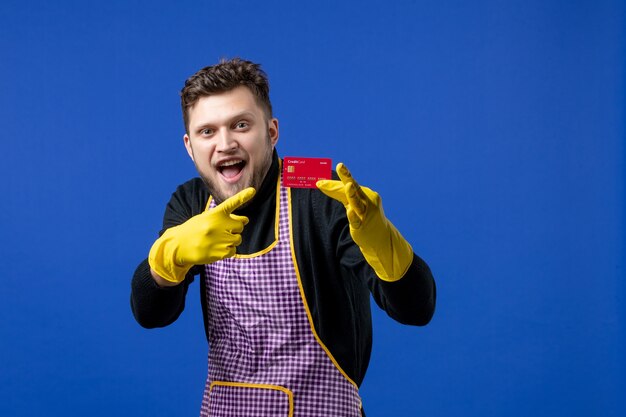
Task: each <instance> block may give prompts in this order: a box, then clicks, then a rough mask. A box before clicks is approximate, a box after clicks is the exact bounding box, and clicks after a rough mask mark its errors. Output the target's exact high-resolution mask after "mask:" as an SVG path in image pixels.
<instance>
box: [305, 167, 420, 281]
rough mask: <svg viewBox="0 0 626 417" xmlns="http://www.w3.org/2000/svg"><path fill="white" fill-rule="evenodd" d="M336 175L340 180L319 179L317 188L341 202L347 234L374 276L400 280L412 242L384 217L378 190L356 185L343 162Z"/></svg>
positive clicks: (406, 266) (406, 268) (411, 256)
mask: <svg viewBox="0 0 626 417" xmlns="http://www.w3.org/2000/svg"><path fill="white" fill-rule="evenodd" d="M337 174H339V178H340V179H341V181H335V180H320V181H318V182H317V184H316V185H317V188H319V189H320V190H321V191H322V192H323V193H324V194H326V195H327V196H329V197H331V198H334V199H335V200H338V201H340V202H341V203H343V205H344V206H345V208H346V211H347V216H348V222H349V223H350V235H352V239H353V240H354V243H356V244H357V245H358V246H359V248H360V249H361V252H362V253H363V256H364V257H365V260H366V261H367V263H368V264H369V265H370V266H371V267H372V268H373V269H374V272H376V275H378V277H379V278H380V279H382V280H384V281H390V282H392V281H397V280H399V279H400V278H402V276H403V275H404V274H405V273H406V271H407V270H408V268H409V266H410V265H411V262H413V249H412V248H411V245H409V243H408V242H407V241H406V240H405V239H404V238H403V237H402V235H400V232H399V231H398V229H396V228H395V227H394V225H393V224H391V222H390V221H389V220H387V218H386V217H385V214H384V212H383V206H382V202H381V199H380V196H379V195H378V193H376V192H374V191H372V190H370V189H369V188H367V187H361V186H359V184H357V182H356V181H355V180H354V179H353V178H352V175H351V174H350V171H348V168H346V166H345V165H344V164H342V163H339V164H337Z"/></svg>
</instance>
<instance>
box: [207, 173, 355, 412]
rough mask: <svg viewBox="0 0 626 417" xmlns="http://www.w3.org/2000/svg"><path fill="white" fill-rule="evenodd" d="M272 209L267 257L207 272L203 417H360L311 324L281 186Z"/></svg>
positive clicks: (351, 389) (349, 387)
mask: <svg viewBox="0 0 626 417" xmlns="http://www.w3.org/2000/svg"><path fill="white" fill-rule="evenodd" d="M279 184H280V180H279ZM277 203H278V204H279V212H278V213H277V219H276V221H277V222H278V236H277V242H275V245H274V246H273V247H270V248H271V249H270V250H269V251H262V252H260V253H258V254H255V255H238V256H236V257H233V258H228V259H224V260H222V261H219V262H215V263H213V264H210V265H206V266H205V268H206V272H207V274H206V294H205V296H206V301H207V303H206V305H207V309H206V310H207V319H208V320H207V323H208V334H209V358H208V376H207V381H206V386H205V391H204V395H203V399H202V407H201V412H200V415H201V416H202V417H209V416H210V417H266V416H271V417H282V416H285V417H287V416H290V417H291V416H295V417H322V416H324V417H334V416H336V417H339V416H341V417H358V416H361V411H360V405H361V399H360V397H359V393H358V389H357V387H356V386H355V385H354V384H353V383H352V382H350V381H349V380H348V379H346V377H344V376H343V374H342V373H341V372H340V370H339V369H338V368H337V367H336V366H335V365H334V364H333V361H331V359H330V357H329V356H328V354H327V353H326V351H325V350H324V349H323V348H322V346H320V344H319V343H318V342H317V339H316V337H315V335H314V333H313V330H312V328H311V324H310V323H309V319H308V316H307V312H306V307H305V305H304V302H303V300H302V296H301V293H300V288H299V284H298V276H297V272H296V268H295V265H294V260H293V259H292V250H291V241H290V233H289V232H290V218H289V195H288V191H287V189H286V188H284V187H282V186H280V192H279V202H277ZM214 206H215V203H214V202H213V201H212V202H211V205H210V207H211V208H213V207H214Z"/></svg>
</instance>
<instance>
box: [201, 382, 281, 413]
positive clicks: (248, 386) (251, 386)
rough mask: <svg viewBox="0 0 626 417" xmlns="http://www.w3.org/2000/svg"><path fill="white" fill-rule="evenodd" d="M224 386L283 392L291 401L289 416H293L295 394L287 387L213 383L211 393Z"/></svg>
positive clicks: (244, 383) (243, 383)
mask: <svg viewBox="0 0 626 417" xmlns="http://www.w3.org/2000/svg"><path fill="white" fill-rule="evenodd" d="M216 385H217V386H223V387H236V388H257V389H271V390H275V391H282V392H283V393H284V394H287V398H288V400H289V415H288V417H292V416H293V392H291V391H290V390H288V389H287V388H285V387H281V386H278V385H268V384H249V383H247V382H226V381H213V382H211V385H210V386H209V392H211V390H212V389H213V387H214V386H216Z"/></svg>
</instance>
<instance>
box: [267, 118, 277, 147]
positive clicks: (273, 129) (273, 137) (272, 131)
mask: <svg viewBox="0 0 626 417" xmlns="http://www.w3.org/2000/svg"><path fill="white" fill-rule="evenodd" d="M267 125H268V126H267V128H268V130H269V135H270V141H271V142H272V146H276V142H278V119H276V118H274V119H270V121H269V123H268V124H267Z"/></svg>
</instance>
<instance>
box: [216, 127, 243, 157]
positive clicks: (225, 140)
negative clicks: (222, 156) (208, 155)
mask: <svg viewBox="0 0 626 417" xmlns="http://www.w3.org/2000/svg"><path fill="white" fill-rule="evenodd" d="M237 146H238V144H237V141H236V140H235V138H233V136H232V135H231V133H230V132H229V131H228V130H226V129H224V130H220V132H219V134H218V137H217V145H216V150H217V152H224V153H229V152H232V151H234V150H235V149H237Z"/></svg>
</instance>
